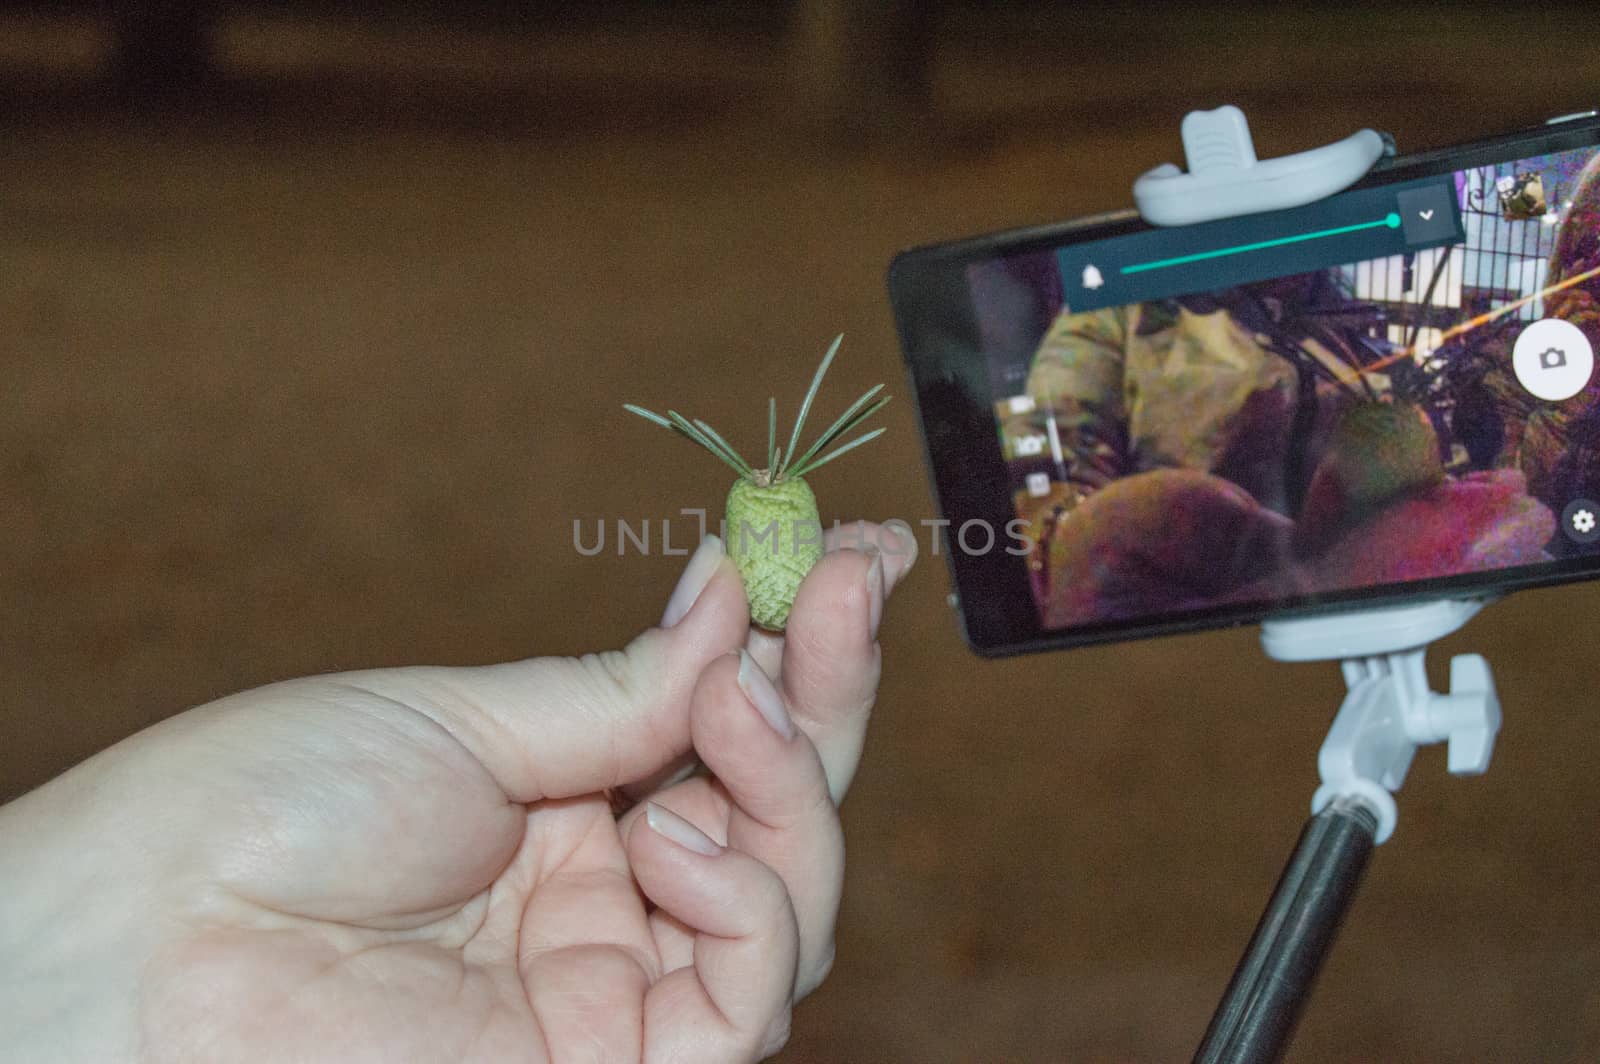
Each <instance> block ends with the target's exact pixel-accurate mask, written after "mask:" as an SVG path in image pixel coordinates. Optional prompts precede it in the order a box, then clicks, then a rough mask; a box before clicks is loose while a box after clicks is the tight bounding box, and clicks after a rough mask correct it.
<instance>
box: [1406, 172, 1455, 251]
mask: <svg viewBox="0 0 1600 1064" xmlns="http://www.w3.org/2000/svg"><path fill="white" fill-rule="evenodd" d="M1454 193H1455V189H1454V188H1453V187H1452V186H1451V185H1447V184H1432V185H1424V186H1423V187H1421V188H1408V189H1406V190H1405V191H1403V192H1400V193H1397V194H1396V195H1395V201H1396V206H1398V207H1399V209H1400V211H1399V213H1400V224H1401V225H1402V226H1404V227H1405V235H1406V243H1407V244H1413V245H1415V244H1437V243H1440V242H1442V241H1449V240H1459V239H1460V238H1461V226H1460V223H1459V222H1458V221H1457V218H1456V211H1455V202H1454V201H1455V195H1454Z"/></svg>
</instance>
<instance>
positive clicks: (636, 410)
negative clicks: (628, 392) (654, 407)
mask: <svg viewBox="0 0 1600 1064" xmlns="http://www.w3.org/2000/svg"><path fill="white" fill-rule="evenodd" d="M622 409H624V410H626V411H627V412H628V413H630V414H638V415H639V416H640V417H642V418H644V419H645V420H646V421H654V422H655V423H656V424H657V425H660V426H661V427H662V428H664V429H672V430H673V431H674V432H676V431H677V430H678V427H677V426H676V425H674V424H673V423H672V422H670V421H668V420H667V419H666V418H664V417H662V416H661V415H660V414H652V413H651V412H650V411H648V410H646V409H645V408H644V407H642V406H634V405H633V404H632V403H623V404H622Z"/></svg>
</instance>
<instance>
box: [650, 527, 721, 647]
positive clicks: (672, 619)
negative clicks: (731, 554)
mask: <svg viewBox="0 0 1600 1064" xmlns="http://www.w3.org/2000/svg"><path fill="white" fill-rule="evenodd" d="M721 561H722V540H720V539H718V538H717V537H716V536H707V537H706V538H705V539H702V540H701V541H700V546H698V547H696V548H695V552H694V556H693V557H691V558H690V559H689V564H688V565H686V566H684V567H683V575H682V576H680V577H678V586H677V587H675V588H673V589H672V597H671V598H669V599H668V600H667V611H666V612H665V613H663V614H662V615H661V627H663V628H671V627H672V626H673V625H675V624H677V623H678V622H679V621H681V620H683V618H684V616H685V615H686V614H688V612H689V611H690V610H691V609H693V608H694V604H695V601H696V600H697V599H699V597H700V592H702V591H704V590H705V589H706V584H708V583H710V582H711V574H712V573H714V572H716V571H717V565H718V563H719V562H721Z"/></svg>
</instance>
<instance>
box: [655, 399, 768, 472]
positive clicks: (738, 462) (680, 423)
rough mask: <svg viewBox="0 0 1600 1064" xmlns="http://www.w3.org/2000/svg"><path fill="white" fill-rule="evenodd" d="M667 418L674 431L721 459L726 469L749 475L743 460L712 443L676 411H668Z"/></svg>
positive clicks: (747, 467)
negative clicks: (725, 464) (670, 421)
mask: <svg viewBox="0 0 1600 1064" xmlns="http://www.w3.org/2000/svg"><path fill="white" fill-rule="evenodd" d="M667 417H669V418H671V419H672V427H673V428H674V429H677V430H678V431H679V432H681V433H683V434H684V435H685V436H687V437H689V438H690V439H691V440H693V441H694V442H695V443H698V444H699V445H700V446H702V447H704V448H705V449H706V450H708V451H710V452H711V453H712V454H714V455H716V456H717V457H718V458H720V459H722V461H723V462H725V463H727V465H728V468H730V469H732V470H733V471H734V472H735V473H738V474H739V475H740V476H741V477H742V476H748V475H749V474H750V472H751V470H750V467H749V466H747V465H745V464H744V459H742V458H740V457H739V456H738V455H737V454H729V453H728V452H726V451H724V450H722V449H721V448H720V447H718V446H717V445H716V444H714V443H712V442H711V440H710V439H709V438H707V437H706V435H705V434H704V433H702V432H701V431H700V430H699V429H697V428H695V427H694V426H693V425H691V424H690V423H689V419H688V418H686V417H684V416H683V415H682V414H680V413H678V412H677V411H676V410H668V411H667Z"/></svg>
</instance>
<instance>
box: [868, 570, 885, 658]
mask: <svg viewBox="0 0 1600 1064" xmlns="http://www.w3.org/2000/svg"><path fill="white" fill-rule="evenodd" d="M868 552H869V553H870V554H871V555H872V564H871V565H869V566H868V567H867V632H868V633H869V634H870V635H871V636H872V638H874V639H876V638H878V625H879V624H881V623H882V622H883V555H882V554H879V553H878V550H877V548H876V547H869V548H868Z"/></svg>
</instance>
